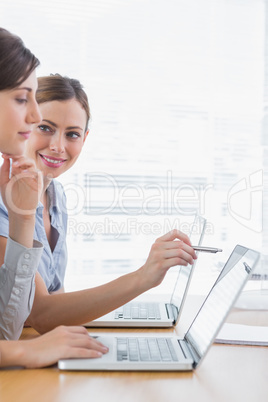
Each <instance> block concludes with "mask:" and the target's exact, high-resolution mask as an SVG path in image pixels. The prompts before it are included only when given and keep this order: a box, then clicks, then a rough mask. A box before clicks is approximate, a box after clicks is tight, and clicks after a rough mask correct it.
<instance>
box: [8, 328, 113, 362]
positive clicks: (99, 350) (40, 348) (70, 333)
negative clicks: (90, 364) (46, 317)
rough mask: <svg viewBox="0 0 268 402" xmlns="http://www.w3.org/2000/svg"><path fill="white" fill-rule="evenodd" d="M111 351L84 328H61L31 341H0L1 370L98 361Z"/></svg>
mask: <svg viewBox="0 0 268 402" xmlns="http://www.w3.org/2000/svg"><path fill="white" fill-rule="evenodd" d="M107 351H108V349H107V348H106V347H105V346H104V345H102V344H101V343H100V342H98V341H97V340H96V339H93V338H91V337H90V336H89V335H88V332H87V330H86V329H85V328H83V327H64V326H61V327H58V328H56V329H54V330H53V331H50V332H49V333H47V334H45V335H42V336H38V337H37V338H35V339H31V340H27V341H9V342H7V341H0V367H11V366H21V367H25V368H39V367H46V366H50V365H52V364H54V363H56V362H57V361H58V360H59V359H70V358H96V357H101V356H102V355H103V354H104V353H107Z"/></svg>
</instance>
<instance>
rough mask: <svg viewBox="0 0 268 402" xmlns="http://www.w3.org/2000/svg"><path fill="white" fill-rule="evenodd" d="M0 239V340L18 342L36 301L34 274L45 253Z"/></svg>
mask: <svg viewBox="0 0 268 402" xmlns="http://www.w3.org/2000/svg"><path fill="white" fill-rule="evenodd" d="M34 245H35V247H34V248H32V249H29V248H26V247H24V246H22V245H21V244H19V243H16V242H14V241H13V240H12V239H10V238H8V239H7V238H5V237H2V236H0V256H2V258H1V257H0V259H1V263H2V262H3V258H4V263H3V264H2V266H1V268H0V339H18V338H19V337H20V334H21V331H22V328H23V325H24V322H25V320H26V319H27V317H28V315H29V314H30V311H31V307H32V304H33V300H34V290H35V283H34V278H35V273H36V271H37V268H38V265H39V261H40V258H41V255H42V252H43V247H42V245H41V243H39V242H35V243H34Z"/></svg>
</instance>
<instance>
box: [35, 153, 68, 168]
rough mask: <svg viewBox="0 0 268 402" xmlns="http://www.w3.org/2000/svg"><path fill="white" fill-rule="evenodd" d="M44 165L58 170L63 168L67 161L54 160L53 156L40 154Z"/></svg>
mask: <svg viewBox="0 0 268 402" xmlns="http://www.w3.org/2000/svg"><path fill="white" fill-rule="evenodd" d="M39 155H40V157H41V159H42V161H43V162H44V164H45V165H46V166H48V167H52V168H58V167H61V166H62V165H63V164H64V162H65V161H66V159H62V158H54V157H53V156H48V155H41V154H39Z"/></svg>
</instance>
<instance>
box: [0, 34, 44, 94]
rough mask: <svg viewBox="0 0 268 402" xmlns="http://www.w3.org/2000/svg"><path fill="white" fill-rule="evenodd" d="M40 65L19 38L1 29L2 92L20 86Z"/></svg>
mask: <svg viewBox="0 0 268 402" xmlns="http://www.w3.org/2000/svg"><path fill="white" fill-rule="evenodd" d="M39 64H40V62H39V60H38V59H37V58H36V57H35V55H34V54H32V52H31V51H30V50H29V49H27V48H26V47H25V45H24V43H23V41H22V40H21V39H20V38H19V37H18V36H16V35H14V34H12V33H10V32H9V31H7V30H6V29H4V28H0V91H2V90H6V89H13V88H16V87H17V86H19V85H20V84H21V83H22V82H23V81H25V80H26V79H27V78H28V77H29V75H30V74H31V73H32V72H33V71H34V70H35V69H36V67H37V66H38V65H39Z"/></svg>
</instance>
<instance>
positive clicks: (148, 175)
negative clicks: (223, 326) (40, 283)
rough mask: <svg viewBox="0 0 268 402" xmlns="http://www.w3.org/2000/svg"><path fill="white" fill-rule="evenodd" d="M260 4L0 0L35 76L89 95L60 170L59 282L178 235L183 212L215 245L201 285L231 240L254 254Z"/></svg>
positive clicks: (263, 205)
mask: <svg viewBox="0 0 268 402" xmlns="http://www.w3.org/2000/svg"><path fill="white" fill-rule="evenodd" d="M267 7H268V5H267V1H266V0H217V1H213V0H201V1H200V0H129V1H123V0H64V1H61V0H53V1H52V0H39V1H38V2H37V1H33V0H13V1H12V2H9V1H8V0H1V2H0V25H1V26H3V27H5V28H7V29H9V30H10V31H12V32H14V33H17V34H18V35H20V36H21V37H22V38H23V40H24V42H25V43H26V45H27V46H28V47H29V48H30V49H31V50H32V51H33V52H34V53H35V54H36V55H37V56H38V57H39V59H40V61H41V66H40V67H39V69H38V75H39V76H40V75H45V74H50V73H60V74H62V75H69V76H71V77H73V78H78V79H79V80H80V81H81V82H82V83H83V85H84V87H85V89H86V92H87V94H88V97H89V102H90V106H91V112H92V120H91V123H90V135H89V137H88V139H87V141H86V144H85V146H84V149H83V151H82V154H81V156H80V159H79V161H78V162H77V164H76V165H75V166H74V167H73V168H72V169H71V170H70V171H69V172H67V173H66V174H65V175H64V176H62V177H61V178H60V180H61V181H62V183H63V184H64V186H65V189H66V194H67V197H68V200H69V202H68V209H69V216H70V219H69V231H68V232H69V233H68V245H69V264H68V270H67V276H66V288H67V289H74V288H76V287H79V288H80V287H81V283H82V285H85V286H88V285H90V284H93V285H94V284H97V283H101V282H102V281H105V280H107V279H111V278H112V277H114V276H117V275H119V274H121V273H125V272H129V271H131V270H133V269H135V268H137V267H138V266H140V265H141V264H143V262H144V259H145V258H146V256H147V255H148V252H149V249H150V245H151V244H152V242H153V241H154V240H155V239H156V238H157V237H159V236H160V235H161V234H164V233H165V232H166V231H168V230H170V229H171V228H173V227H178V228H181V229H182V230H184V231H186V232H189V229H190V227H191V225H190V223H191V220H192V216H193V214H194V213H195V212H198V213H200V214H201V215H203V216H205V217H206V218H207V220H208V229H207V233H206V237H205V240H204V244H207V245H210V246H215V247H221V248H223V249H224V252H223V253H222V255H221V256H219V255H217V256H210V257H209V258H207V257H205V256H204V257H202V258H203V265H202V270H200V272H199V273H198V275H200V277H199V279H200V280H199V290H200V291H202V290H203V291H205V287H203V288H202V284H204V286H205V282H206V278H207V276H210V277H212V276H213V275H216V274H217V273H218V270H219V269H220V268H221V267H222V264H223V262H224V260H225V257H226V256H228V254H229V252H230V251H231V249H232V248H233V246H234V245H235V244H237V243H241V244H244V245H247V246H250V247H253V248H256V249H258V250H260V251H261V252H262V253H263V255H264V257H265V256H266V259H267V256H268V251H267V244H268V229H267V226H268V225H267V212H266V211H267V207H268V194H267V180H268V173H267V164H268V155H267V153H268V150H267V145H268V143H267V142H268V139H267V138H268V136H267V128H266V126H267V124H268V122H267V117H266V113H267V107H268V71H267V68H268V44H267V22H268V18H267V16H268V10H267ZM197 230H198V228H197ZM206 258H207V259H206ZM204 262H205V263H204ZM267 265H268V264H267ZM265 266H266V265H265V263H264V264H262V265H261V267H260V269H262V267H265ZM82 278H83V281H82V282H81V279H82ZM202 279H203V281H202ZM200 284H201V285H200ZM200 286H201V287H200Z"/></svg>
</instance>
